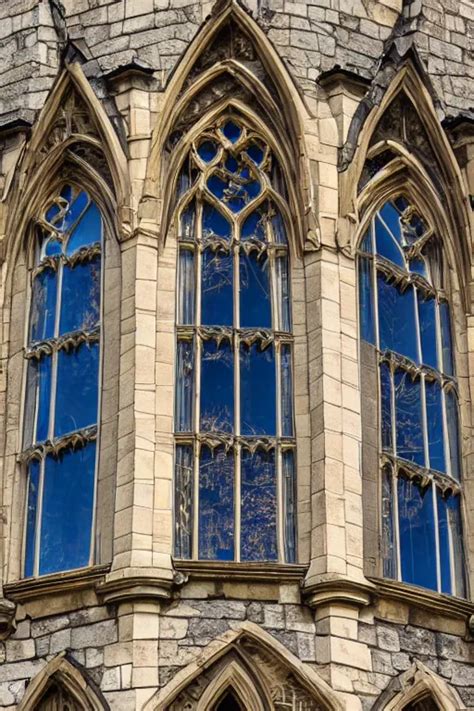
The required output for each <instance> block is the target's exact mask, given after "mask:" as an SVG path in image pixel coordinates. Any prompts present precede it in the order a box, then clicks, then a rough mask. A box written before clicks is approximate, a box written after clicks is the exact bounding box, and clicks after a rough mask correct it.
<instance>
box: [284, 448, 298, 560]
mask: <svg viewBox="0 0 474 711" xmlns="http://www.w3.org/2000/svg"><path fill="white" fill-rule="evenodd" d="M282 466H283V477H282V478H283V503H284V507H285V524H284V525H285V529H284V531H285V562H286V563H295V562H296V478H295V456H294V453H293V451H292V450H286V451H284V452H283V453H282Z"/></svg>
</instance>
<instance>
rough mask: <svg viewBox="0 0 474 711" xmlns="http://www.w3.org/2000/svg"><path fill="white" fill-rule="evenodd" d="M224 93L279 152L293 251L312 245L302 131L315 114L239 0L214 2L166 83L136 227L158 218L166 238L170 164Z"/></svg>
mask: <svg viewBox="0 0 474 711" xmlns="http://www.w3.org/2000/svg"><path fill="white" fill-rule="evenodd" d="M229 97H231V98H232V101H233V102H234V104H235V105H236V106H237V105H238V106H239V107H240V110H241V111H242V112H247V114H248V115H252V116H253V120H254V122H255V128H256V129H259V130H260V131H261V132H263V133H264V134H265V136H266V137H267V140H268V141H269V142H270V143H272V142H273V143H274V144H275V145H274V147H273V149H274V151H275V153H278V154H279V155H280V156H281V164H282V170H283V172H284V174H285V178H286V182H287V184H288V187H289V193H290V195H289V202H290V209H291V212H292V215H293V220H294V222H295V232H296V234H297V251H298V252H299V253H300V254H301V253H302V251H303V250H304V249H317V248H318V246H319V228H318V225H317V220H316V213H315V209H314V196H313V186H312V182H311V178H310V165H309V158H310V156H309V155H308V151H307V149H306V144H305V140H304V135H305V131H308V132H312V133H316V129H315V127H314V126H315V124H316V120H315V118H314V117H312V116H311V115H310V113H309V111H308V108H307V106H306V105H305V103H304V101H303V100H302V98H301V96H300V95H299V93H298V91H297V89H296V86H295V84H294V83H293V81H292V79H291V77H290V75H289V74H288V71H287V70H286V68H285V66H284V64H283V62H282V60H281V58H280V57H279V56H278V54H277V53H276V51H275V49H274V48H273V46H272V45H271V43H270V42H269V40H268V38H267V36H266V35H265V33H264V31H263V30H262V29H261V28H260V27H259V25H258V24H257V22H256V21H255V20H253V19H252V17H251V16H250V14H249V13H248V12H247V11H246V10H244V9H243V7H242V6H241V5H240V3H239V2H237V0H225V1H224V2H217V3H216V6H215V8H214V11H213V12H212V13H211V15H210V17H209V18H208V20H207V22H206V23H205V24H204V26H203V27H202V29H201V30H200V32H199V33H198V34H197V36H196V37H195V38H194V40H193V41H192V42H191V44H190V46H189V47H188V49H187V51H186V53H185V54H184V56H183V58H182V60H181V61H180V63H179V64H178V66H177V68H176V70H175V71H174V73H173V75H172V77H171V79H170V82H169V84H168V86H167V88H166V91H165V93H164V96H163V98H162V101H161V106H162V107H163V109H162V112H161V115H160V117H159V120H158V123H157V125H156V127H155V129H154V131H153V136H152V147H151V152H150V156H149V161H148V168H147V178H146V182H145V189H144V196H143V200H142V203H141V206H140V210H139V216H140V219H141V224H142V227H143V228H144V229H147V230H152V231H155V230H156V221H157V218H158V225H159V232H160V235H161V237H162V239H164V237H165V235H166V233H167V229H168V227H169V224H170V214H169V213H170V210H169V202H170V201H169V194H170V191H171V187H170V186H171V185H172V184H173V181H174V180H175V175H176V165H177V164H179V162H180V160H181V161H182V159H183V157H184V155H185V153H186V151H187V150H189V147H190V142H191V141H192V137H193V136H195V135H196V126H198V125H199V126H203V125H204V124H205V123H206V121H209V120H211V121H212V120H214V119H215V118H216V117H217V116H218V114H219V113H220V112H221V111H222V110H223V109H225V108H226V105H228V104H229Z"/></svg>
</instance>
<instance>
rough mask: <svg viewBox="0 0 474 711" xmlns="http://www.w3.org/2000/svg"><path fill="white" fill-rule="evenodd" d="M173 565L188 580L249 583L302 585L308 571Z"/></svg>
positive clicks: (193, 563) (220, 564)
mask: <svg viewBox="0 0 474 711" xmlns="http://www.w3.org/2000/svg"><path fill="white" fill-rule="evenodd" d="M173 565H174V567H175V569H176V570H177V571H178V572H179V573H181V574H182V575H184V576H185V577H186V579H194V580H216V581H219V582H227V581H229V580H231V581H236V582H237V581H238V582H248V583H252V582H265V583H301V582H302V581H303V580H304V576H305V574H306V571H307V569H308V566H306V565H296V564H280V563H251V562H246V563H234V562H229V563H225V562H222V561H193V560H174V561H173ZM183 582H185V581H183Z"/></svg>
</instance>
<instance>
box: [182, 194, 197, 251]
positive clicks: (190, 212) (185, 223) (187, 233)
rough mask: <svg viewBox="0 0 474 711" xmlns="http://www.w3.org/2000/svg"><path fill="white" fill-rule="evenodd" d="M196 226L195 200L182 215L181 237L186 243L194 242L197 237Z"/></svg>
mask: <svg viewBox="0 0 474 711" xmlns="http://www.w3.org/2000/svg"><path fill="white" fill-rule="evenodd" d="M195 224H196V206H195V204H194V200H191V202H190V203H188V205H186V207H185V208H184V210H183V212H182V213H181V219H180V221H179V227H180V232H179V236H180V238H181V239H182V240H185V241H186V242H193V241H194V239H195V237H196V235H195V232H194V229H195Z"/></svg>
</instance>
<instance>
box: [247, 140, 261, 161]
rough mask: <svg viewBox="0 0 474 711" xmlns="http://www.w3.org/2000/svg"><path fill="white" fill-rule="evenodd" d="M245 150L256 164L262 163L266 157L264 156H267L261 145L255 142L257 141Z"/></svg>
mask: <svg viewBox="0 0 474 711" xmlns="http://www.w3.org/2000/svg"><path fill="white" fill-rule="evenodd" d="M245 152H246V153H247V155H248V156H249V158H251V159H252V160H253V162H254V163H255V164H256V165H260V163H261V162H262V160H263V159H264V156H265V151H264V149H263V148H262V147H261V146H259V145H258V143H255V142H253V143H251V144H250V145H249V146H248V147H247V149H246V151H245Z"/></svg>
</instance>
